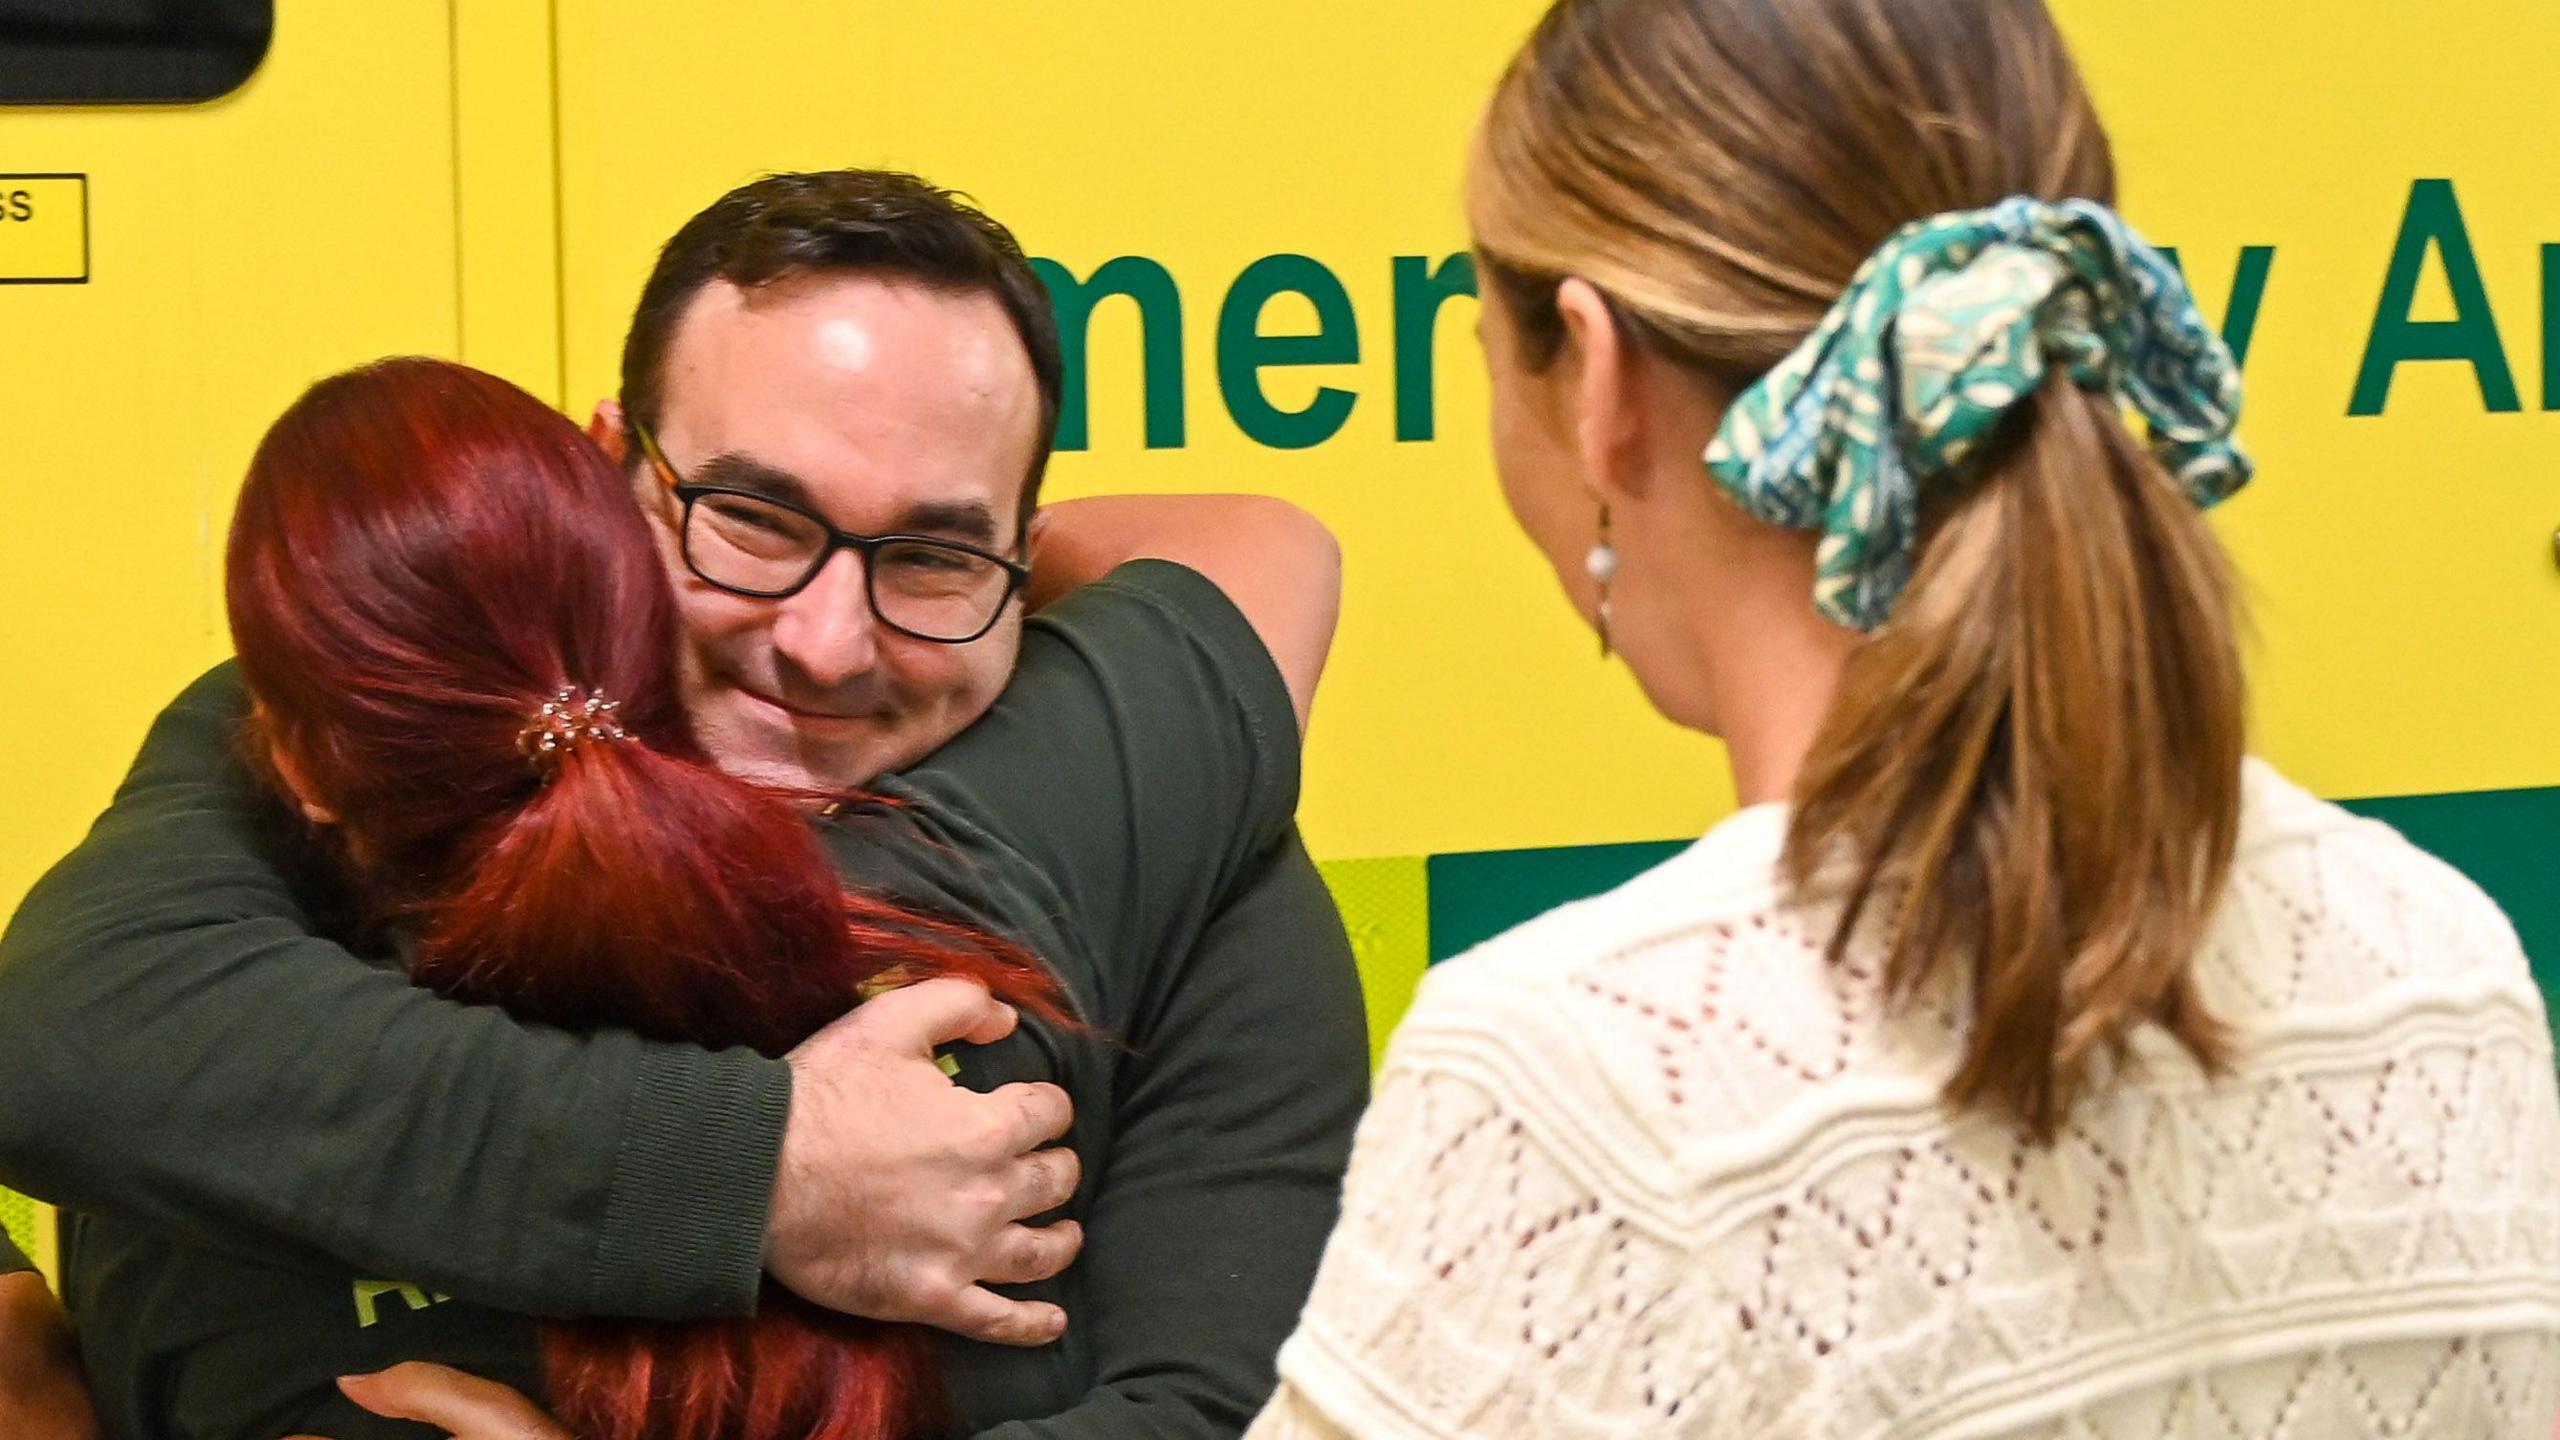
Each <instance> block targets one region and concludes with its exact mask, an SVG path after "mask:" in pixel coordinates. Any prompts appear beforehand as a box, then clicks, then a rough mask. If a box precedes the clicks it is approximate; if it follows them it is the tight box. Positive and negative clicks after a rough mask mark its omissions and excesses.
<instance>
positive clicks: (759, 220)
mask: <svg viewBox="0 0 2560 1440" xmlns="http://www.w3.org/2000/svg"><path fill="white" fill-rule="evenodd" d="M835 273H844V274H855V275H863V274H870V275H883V276H890V277H895V278H901V279H908V280H917V281H922V282H923V283H925V284H927V285H931V286H935V287H937V288H941V289H946V290H958V291H968V292H978V293H984V294H988V295H992V296H994V297H995V298H996V301H997V303H999V304H1001V305H1003V306H1004V312H1005V315H1006V316H1007V317H1008V318H1009V319H1011V320H1012V321H1013V328H1014V330H1015V332H1016V333H1017V334H1019V335H1020V336H1021V337H1022V348H1023V350H1024V351H1025V353H1027V354H1028V355H1029V356H1030V359H1031V378H1032V380H1033V381H1034V382H1035V383H1036V384H1037V385H1038V386H1039V390H1040V432H1039V435H1038V437H1037V438H1036V439H1035V441H1034V449H1033V451H1032V456H1031V472H1030V473H1029V474H1028V475H1026V476H1024V477H1023V482H1022V515H1021V517H1020V518H1021V520H1022V522H1023V523H1024V524H1025V525H1027V524H1028V523H1029V522H1030V517H1031V512H1032V509H1033V508H1034V507H1035V506H1036V505H1037V504H1038V503H1039V498H1040V481H1041V477H1042V476H1043V475H1044V474H1046V473H1047V471H1048V468H1049V451H1050V448H1051V446H1052V444H1053V443H1054V442H1055V439H1056V435H1057V425H1058V403H1059V394H1060V390H1061V387H1062V386H1063V384H1064V375H1065V364H1064V362H1063V361H1062V360H1061V359H1060V357H1059V353H1058V318H1057V314H1056V312H1055V311H1054V310H1052V309H1051V308H1050V304H1049V291H1048V288H1047V287H1046V286H1044V285H1042V284H1041V283H1040V276H1039V273H1038V272H1037V271H1035V270H1033V269H1032V267H1031V261H1030V260H1029V259H1028V258H1026V257H1025V256H1024V255H1023V253H1022V246H1021V244H1020V243H1019V242H1017V241H1016V240H1015V239H1014V238H1013V232H1012V231H1010V230H1008V229H1006V228H1005V227H1004V226H1003V225H1001V224H999V223H997V222H996V221H995V220H994V219H993V218H992V217H990V216H989V215H988V214H987V213H986V212H985V211H983V210H980V209H979V208H978V207H977V206H976V205H974V204H972V203H970V202H969V201H968V200H967V199H966V198H964V197H962V196H961V195H960V194H958V193H957V192H955V191H950V190H945V189H943V188H942V187H940V186H938V185H934V184H932V183H930V182H928V181H925V180H922V179H919V178H918V177H916V176H913V175H908V174H903V173H900V172H898V171H894V170H814V171H808V172H804V173H799V174H789V175H767V176H765V177H764V178H763V179H761V180H756V181H752V182H750V183H748V184H745V185H741V186H739V187H738V188H737V189H735V190H732V191H730V192H729V193H728V194H726V195H723V196H721V197H720V198H719V199H717V200H715V201H713V202H711V205H710V207H709V208H707V209H705V210H704V211H702V213H700V214H698V215H696V216H694V217H693V218H692V219H690V220H688V221H686V222H685V223H684V228H683V229H681V230H678V231H677V232H676V233H675V236H674V238H672V239H670V240H668V241H667V243H666V248H664V249H662V250H660V251H659V252H658V264H657V268H656V269H654V270H652V271H650V272H649V283H648V284H646V285H644V286H642V287H641V288H640V304H639V308H638V309H637V310H635V311H634V312H633V313H632V316H631V330H630V333H629V334H628V335H626V336H625V337H624V338H623V342H622V408H623V413H624V415H625V417H626V420H625V425H626V429H627V427H628V424H629V421H630V420H633V419H636V420H638V421H640V422H641V423H642V424H644V425H647V426H648V427H649V428H650V429H651V430H653V431H654V430H655V429H656V428H657V426H658V422H659V420H660V418H661V417H660V415H659V410H660V408H661V406H662V404H663V403H664V400H665V395H664V393H663V390H664V376H665V372H666V360H667V347H668V345H669V344H670V343H672V342H673V340H674V338H675V330H676V322H677V321H678V320H680V319H681V318H682V317H683V315H684V310H685V306H686V305H688V304H689V303H691V302H692V300H693V297H694V296H695V295H696V294H699V293H700V292H701V290H702V287H703V286H705V285H708V284H710V283H711V282H712V281H714V280H726V281H728V282H729V283H730V284H732V285H735V286H738V287H739V288H741V289H749V290H751V289H754V288H755V287H757V286H759V285H769V284H772V283H773V282H774V281H777V280H787V279H790V278H792V277H794V276H798V275H809V274H835ZM623 438H624V441H625V443H626V445H629V446H631V447H632V449H631V453H634V454H637V453H638V448H637V443H636V440H635V438H634V437H632V436H631V435H629V434H627V433H626V434H625V436H624V437H623Z"/></svg>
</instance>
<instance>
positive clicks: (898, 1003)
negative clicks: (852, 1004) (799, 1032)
mask: <svg viewBox="0 0 2560 1440" xmlns="http://www.w3.org/2000/svg"><path fill="white" fill-rule="evenodd" d="M1020 1018H1021V1017H1020V1016H1018V1015H1017V1014H1015V1013H1014V1008H1013V1007H1012V1006H1010V1005H1007V1004H1005V1003H1004V1002H1003V1001H1001V1000H998V999H997V998H995V997H994V996H993V995H990V994H988V993H987V989H986V987H985V986H983V985H980V984H979V983H978V982H977V981H975V980H959V979H953V978H950V977H948V976H946V977H943V978H940V979H934V980H925V981H921V982H919V983H917V984H914V985H907V986H902V987H900V988H899V989H896V990H892V991H890V992H888V993H887V994H885V995H881V996H879V997H877V998H875V999H871V1000H866V1001H864V1002H863V1004H862V1006H861V1007H860V1008H859V1009H857V1010H855V1011H854V1012H853V1013H852V1014H851V1015H848V1016H846V1017H845V1018H844V1019H842V1020H839V1021H837V1022H836V1023H835V1024H834V1025H831V1026H829V1027H827V1030H823V1031H820V1032H819V1035H820V1036H821V1037H823V1036H825V1035H826V1034H827V1033H828V1032H829V1031H832V1030H835V1029H837V1028H839V1027H842V1028H844V1029H845V1030H846V1031H847V1032H848V1033H850V1034H858V1035H860V1036H861V1037H862V1038H863V1039H864V1040H865V1041H867V1042H868V1043H870V1044H872V1045H876V1046H879V1047H881V1048H883V1049H886V1050H889V1051H892V1052H894V1053H896V1054H901V1055H921V1056H930V1055H931V1054H932V1053H933V1051H934V1048H935V1047H936V1046H939V1045H947V1044H949V1043H951V1042H952V1041H954V1040H966V1041H968V1042H969V1043H971V1044H973V1045H985V1044H988V1043H990V1042H992V1041H996V1040H1001V1039H1003V1038H1004V1037H1005V1036H1007V1035H1010V1034H1012V1033H1013V1027H1014V1024H1015V1023H1016V1022H1017V1021H1018V1020H1019V1019H1020ZM812 1043H815V1042H814V1041H813V1042H812Z"/></svg>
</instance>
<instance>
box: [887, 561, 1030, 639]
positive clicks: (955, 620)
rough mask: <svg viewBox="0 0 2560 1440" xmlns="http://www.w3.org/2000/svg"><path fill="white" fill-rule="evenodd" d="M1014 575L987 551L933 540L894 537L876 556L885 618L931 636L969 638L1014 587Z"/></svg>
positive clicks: (909, 631)
mask: <svg viewBox="0 0 2560 1440" xmlns="http://www.w3.org/2000/svg"><path fill="white" fill-rule="evenodd" d="M1012 590H1013V582H1012V576H1011V575H1009V574H1008V573H1007V572H1006V570H1005V568H1004V567H1003V566H1002V565H999V564H997V563H996V562H995V561H993V560H990V559H988V558H987V557H985V556H984V555H973V554H971V553H970V552H968V551H966V550H963V549H960V548H959V547H957V546H952V545H937V544H935V543H933V542H932V541H930V540H893V541H891V542H890V543H888V544H886V545H883V546H881V547H880V549H879V551H878V553H876V554H874V555H873V556H872V557H871V603H872V605H873V607H874V608H876V609H877V610H878V611H879V612H880V618H881V619H883V620H886V621H888V622H889V623H890V624H892V625H895V626H897V627H898V628H899V629H901V630H904V631H907V632H908V633H910V634H914V635H920V636H923V637H924V638H925V639H928V640H967V639H971V638H973V637H975V636H976V635H977V634H978V633H979V632H981V631H983V630H985V629H986V628H987V624H988V622H989V621H991V620H993V619H995V616H996V612H997V611H998V610H1001V609H1003V608H1004V602H1005V598H1006V597H1007V596H1008V595H1010V594H1011V593H1012Z"/></svg>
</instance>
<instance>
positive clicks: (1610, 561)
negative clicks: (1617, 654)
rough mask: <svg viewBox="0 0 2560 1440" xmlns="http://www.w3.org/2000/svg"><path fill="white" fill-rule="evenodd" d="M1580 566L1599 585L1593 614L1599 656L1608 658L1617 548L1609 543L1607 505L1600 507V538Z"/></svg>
mask: <svg viewBox="0 0 2560 1440" xmlns="http://www.w3.org/2000/svg"><path fill="white" fill-rule="evenodd" d="M1582 568H1583V570H1584V571H1585V572H1586V573H1588V574H1589V575H1590V576H1591V581H1592V583H1593V584H1595V585H1597V586H1599V587H1600V603H1599V605H1598V606H1597V607H1596V608H1595V611H1594V614H1595V618H1596V622H1597V624H1598V628H1599V631H1600V658H1601V659H1603V660H1606V659H1608V658H1609V582H1610V581H1612V580H1615V579H1616V578H1618V550H1617V547H1616V546H1614V545H1611V544H1610V543H1609V507H1608V506H1606V505H1602V506H1601V507H1600V540H1599V543H1598V544H1595V545H1593V546H1592V547H1591V553H1590V554H1588V555H1585V556H1584V557H1582Z"/></svg>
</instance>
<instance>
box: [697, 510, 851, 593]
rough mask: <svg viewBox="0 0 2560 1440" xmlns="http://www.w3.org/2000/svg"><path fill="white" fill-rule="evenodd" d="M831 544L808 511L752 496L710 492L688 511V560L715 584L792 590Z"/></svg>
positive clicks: (767, 589) (738, 587)
mask: <svg viewBox="0 0 2560 1440" xmlns="http://www.w3.org/2000/svg"><path fill="white" fill-rule="evenodd" d="M826 545H827V532H826V531H825V530H823V529H821V528H819V526H818V524H817V523H816V522H815V521H813V520H811V519H810V518H809V517H808V516H806V515H803V514H800V513H799V512H798V511H795V510H787V509H784V508H783V507H782V506H780V505H776V504H772V503H771V502H769V501H764V500H758V499H756V498H755V497H753V496H750V495H704V496H701V497H699V498H697V499H696V500H695V501H694V502H693V504H692V506H691V507H690V508H688V509H687V510H686V511H685V517H684V557H685V560H686V561H687V562H688V563H689V564H691V565H692V566H693V568H694V569H695V570H696V571H697V572H699V573H700V574H701V576H702V578H703V579H705V580H708V581H710V582H711V583H712V584H714V585H725V586H728V587H730V588H731V589H735V590H755V591H779V590H789V589H792V588H794V587H796V586H797V585H799V583H800V582H801V580H802V579H804V578H806V576H807V575H808V573H809V567H810V565H811V564H812V563H814V562H815V561H816V560H817V558H818V555H819V552H820V551H822V550H824V549H825V548H826Z"/></svg>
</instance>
